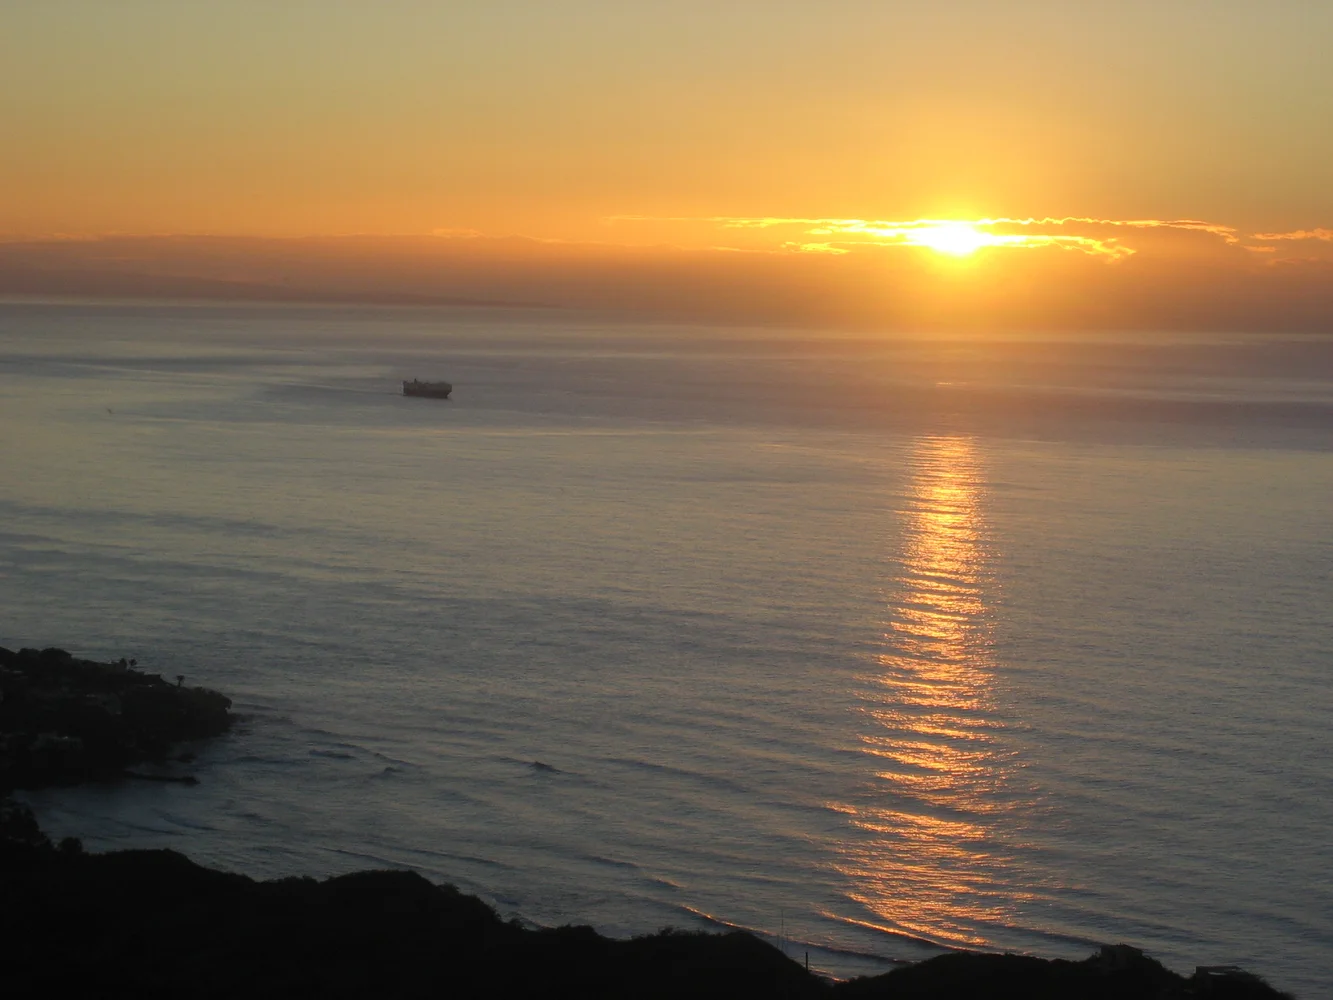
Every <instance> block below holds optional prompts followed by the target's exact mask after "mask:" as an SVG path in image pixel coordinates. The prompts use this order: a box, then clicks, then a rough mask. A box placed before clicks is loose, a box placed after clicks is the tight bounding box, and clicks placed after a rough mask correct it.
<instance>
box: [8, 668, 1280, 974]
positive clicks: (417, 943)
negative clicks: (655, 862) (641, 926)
mask: <svg viewBox="0 0 1333 1000" xmlns="http://www.w3.org/2000/svg"><path fill="white" fill-rule="evenodd" d="M176 681H177V682H176V683H175V684H171V683H170V682H168V681H166V680H164V679H163V678H162V677H160V676H158V675H154V674H146V673H141V672H139V671H137V670H135V669H133V665H132V664H131V663H129V662H128V661H122V662H119V663H95V662H92V661H88V660H80V659H76V658H75V657H73V656H71V655H70V654H69V653H67V652H65V651H63V650H59V649H46V650H33V649H24V650H20V651H19V652H17V653H14V652H11V651H9V650H5V649H0V695H3V700H2V701H0V792H8V791H10V790H13V789H18V788H37V787H45V786H50V785H62V784H74V783H77V782H81V781H91V780H106V779H114V778H117V777H123V776H127V775H128V776H134V773H133V772H131V771H129V768H131V767H135V766H138V765H141V764H144V763H154V762H162V761H166V760H168V759H169V757H170V754H171V753H172V751H173V747H174V746H176V745H177V744H179V743H180V742H182V741H186V740H196V739H202V738H207V737H211V736H217V735H220V734H221V733H223V732H225V731H226V730H227V729H228V727H229V726H230V725H231V723H232V720H233V716H232V715H231V712H230V707H231V703H230V701H229V700H228V699H227V698H225V697H224V696H223V695H221V694H218V693H217V692H215V691H209V690H207V689H205V688H198V687H195V688H187V687H185V686H184V679H183V678H177V679H176ZM184 777H185V778H188V776H184ZM176 780H181V779H180V777H179V776H177V777H176ZM0 941H3V942H4V945H5V954H6V959H5V971H6V974H7V975H6V979H7V981H8V982H12V983H22V982H29V983H38V982H40V983H41V984H42V989H43V992H50V991H54V992H56V993H60V992H62V991H64V992H71V991H75V990H77V991H79V992H81V993H84V994H88V995H99V996H105V995H120V994H125V995H134V996H138V997H159V996H160V997H218V998H221V997H239V996H246V997H278V996H282V997H289V996H311V997H377V998H378V997H427V996H431V997H435V996H460V997H473V996H486V997H495V996H502V997H504V996H577V997H606V998H611V997H647V998H655V997H751V996H753V997H792V998H854V1000H869V998H881V997H882V998H921V1000H926V998H930V1000H943V998H964V997H967V998H1009V997H1012V998H1020V997H1021V998H1024V1000H1065V998H1069V997H1086V998H1096V1000H1121V998H1124V1000H1128V998H1145V997H1151V998H1158V1000H1177V998H1179V1000H1185V998H1194V997H1212V998H1219V1000H1221V998H1238V1000H1239V998H1255V1000H1259V998H1276V997H1282V996H1283V995H1284V994H1281V993H1279V992H1278V991H1276V990H1274V989H1272V988H1271V987H1269V986H1268V985H1267V984H1265V983H1263V982H1262V981H1261V980H1259V979H1257V978H1255V977H1253V976H1250V975H1248V974H1246V973H1244V972H1242V971H1240V970H1237V969H1229V968H1219V969H1199V970H1197V971H1196V972H1195V974H1194V975H1193V976H1190V977H1188V978H1186V977H1183V976H1180V975H1177V974H1176V973H1174V972H1171V971H1170V970H1168V969H1166V968H1164V967H1163V966H1162V965H1161V964H1160V963H1158V962H1156V961H1154V960H1153V959H1151V958H1149V957H1147V956H1145V955H1143V954H1142V953H1141V952H1139V951H1137V950H1135V949H1133V948H1129V947H1126V946H1123V945H1120V946H1114V947H1107V948H1103V949H1102V950H1101V951H1100V952H1098V953H1097V954H1095V955H1093V956H1091V957H1089V958H1088V959H1085V960H1084V961H1082V962H1071V961H1064V960H1046V959H1039V958H1031V957H1028V956H1021V955H991V954H981V953H975V952H956V953H952V954H948V955H943V956H940V957H938V958H934V959H931V960H929V961H926V962H921V963H918V964H915V965H910V966H905V967H903V968H899V969H895V970H894V971H892V972H888V973H885V974H883V975H880V976H874V977H868V978H863V979H856V980H852V981H850V982H841V983H834V982H830V981H829V980H826V979H824V978H822V977H820V976H818V975H815V974H813V973H811V972H810V971H808V970H807V969H805V968H804V967H803V966H802V965H801V964H799V963H797V962H795V961H793V960H791V959H790V958H788V957H787V956H786V955H784V954H783V953H782V952H781V951H779V950H778V949H776V948H774V947H772V946H771V945H769V944H766V943H765V942H763V941H760V940H759V939H758V938H755V937H753V936H751V935H748V934H744V933H739V932H733V933H728V934H712V933H703V932H681V931H674V930H663V931H661V932H659V933H657V934H653V935H648V936H644V937H638V938H633V939H630V940H615V939H611V938H606V937H603V936H601V935H600V934H598V933H596V932H595V931H594V930H593V929H592V928H590V927H573V926H569V927H560V928H555V929H537V930H534V929H531V928H526V927H524V926H522V925H521V924H520V923H519V922H517V921H512V920H511V921H505V920H502V919H501V918H500V917H499V916H498V915H497V914H496V913H495V912H494V911H493V910H492V909H491V908H490V907H488V906H487V905H486V904H485V903H483V902H482V901H481V900H479V899H477V898H476V897H473V896H466V895H464V894H462V893H460V892H459V891H458V890H457V889H455V888H453V887H452V886H447V885H439V886H437V885H433V884H432V883H430V882H428V881H427V880H425V879H424V878H422V877H421V876H419V875H415V874H412V873H409V872H401V871H376V872H359V873H356V874H353V875H344V876H341V877H337V878H330V879H326V880H324V881H316V880H314V879H308V878H289V879H280V880H276V881H268V882H258V881H255V880H253V879H250V878H247V877H245V876H243V875H236V874H231V873H226V872H221V871H215V870H211V869H208V868H204V867H202V866H200V865H197V864H195V863H193V862H192V861H190V860H189V859H188V858H186V857H185V856H183V855H181V854H178V853H176V852H174V851H116V852H111V853H106V854H89V853H85V852H84V851H83V848H82V845H81V844H80V843H79V841H78V840H76V839H74V838H68V839H66V840H64V841H62V842H61V843H60V844H59V845H54V844H52V843H51V842H50V840H49V839H48V838H47V837H46V836H45V835H44V834H43V833H42V832H41V830H40V829H39V828H38V824H37V822H36V820H35V818H34V817H33V814H32V812H31V811H30V810H28V809H27V808H26V807H25V806H23V805H21V804H20V803H17V802H15V801H13V800H11V799H9V798H7V797H6V798H0Z"/></svg>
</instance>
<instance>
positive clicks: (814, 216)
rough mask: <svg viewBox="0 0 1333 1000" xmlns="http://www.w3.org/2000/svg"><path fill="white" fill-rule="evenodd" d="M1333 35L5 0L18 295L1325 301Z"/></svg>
mask: <svg viewBox="0 0 1333 1000" xmlns="http://www.w3.org/2000/svg"><path fill="white" fill-rule="evenodd" d="M1329 38H1333V4H1329V3H1322V2H1312V0H1301V2H1289V0H1266V2H1241V0H1212V2H1192V0H1156V2H1139V0H1115V2H1111V0H1107V2H1097V0H1086V2H1080V3H1069V2H1037V0H1026V2H1025V0H1014V2H1003V0H975V2H968V0H934V2H919V3H908V2H891V0H878V2H856V0H822V2H818V3H816V2H813V0H807V2H799V3H798V2H792V0H762V2H759V0H731V2H727V0H713V2H710V3H702V2H695V0H673V2H670V3H658V2H654V0H640V2H635V3H623V2H601V0H581V2H572V0H488V2H485V3H480V2H477V3H461V2H407V0H377V2H373V3H372V2H368V0H360V2H346V0H317V2H316V0H282V2H276V3H275V2H272V0H265V2H251V0H228V2H226V3H222V2H201V0H155V2H154V0H117V2H116V3H106V2H105V0H40V2H39V0H0V134H3V136H4V139H3V155H0V293H10V294H21V293H25V292H28V293H49V292H52V291H62V290H63V291H67V292H70V291H72V292H78V291H79V290H80V289H83V290H84V291H100V292H102V293H106V292H107V291H108V290H109V289H110V290H114V289H115V288H117V287H121V288H123V289H128V288H130V286H133V287H134V288H135V289H137V290H138V292H140V293H151V294H173V293H179V294H187V293H189V291H190V289H191V288H193V289H194V291H195V293H200V294H203V292H201V291H200V290H201V289H202V290H204V292H207V289H209V288H211V289H212V291H211V292H207V293H208V294H226V295H250V294H259V295H260V297H264V295H265V294H267V295H268V297H282V296H283V295H291V296H297V297H299V296H313V297H327V296H330V295H335V293H341V294H348V289H349V288H350V289H351V291H352V293H354V294H356V295H361V296H366V297H370V298H375V297H381V298H388V299H393V298H394V297H398V298H408V297H417V298H420V299H423V300H425V299H432V298H434V299H440V300H443V299H448V298H464V299H483V300H491V299H497V298H498V299H499V300H503V301H539V300H540V301H542V302H544V303H550V304H578V305H591V306H594V307H595V306H597V305H599V304H600V305H615V306H618V307H628V308H633V309H638V310H641V311H643V310H646V311H647V312H649V313H652V312H654V311H655V310H656V311H659V312H660V311H662V310H663V309H664V308H666V311H667V312H672V311H673V310H674V313H676V314H681V315H697V316H698V317H699V318H709V317H713V318H716V317H721V316H728V317H733V318H745V317H746V316H749V317H750V318H753V319H756V320H763V321H769V320H770V319H772V318H773V317H775V316H776V317H778V318H780V317H781V315H786V316H788V317H789V318H791V319H793V320H794V321H797V322H803V323H806V322H808V323H821V322H828V323H835V324H841V323H853V324H857V325H871V326H873V325H875V324H877V323H879V324H885V325H886V326H894V325H904V324H905V325H923V324H924V325H927V326H929V325H931V324H936V325H943V326H949V325H956V324H960V323H961V324H964V325H981V326H985V325H987V324H999V325H1005V324H1018V325H1024V324H1038V325H1042V324H1044V325H1062V324H1063V325H1072V326H1079V325H1089V324H1090V325H1093V326H1103V325H1108V324H1109V325H1129V326H1150V327H1151V326H1154V325H1163V326H1168V327H1171V326H1186V327H1188V326H1200V327H1208V326H1212V325H1216V324H1217V323H1219V322H1222V320H1223V319H1225V318H1226V317H1230V319H1229V320H1227V322H1231V323H1233V324H1236V323H1240V324H1241V325H1245V324H1252V323H1254V322H1267V323H1269V324H1271V325H1272V326H1273V327H1274V328H1292V329H1327V328H1329V327H1330V326H1331V325H1333V298H1330V295H1329V293H1328V292H1327V287H1328V284H1329V278H1330V276H1333V271H1330V270H1329V268H1330V266H1333V265H1331V264H1330V262H1333V184H1331V183H1329V181H1330V178H1331V177H1333V170H1330V164H1333V127H1330V125H1329V123H1330V122H1333V60H1329V59H1328V58H1327V40H1328V39H1329ZM922 220H926V221H925V222H923V221H922ZM978 220H984V221H981V222H980V223H978ZM1164 224H1169V225H1164ZM76 243H77V244H78V246H74V245H73V244H76ZM223 244H225V246H226V250H225V252H224V251H223V250H222V249H221V248H222V247H223ZM127 248H129V249H127ZM219 255H220V256H221V257H222V258H225V261H223V262H220V261H219V259H218V258H219ZM275 259H281V260H282V261H284V262H285V263H284V264H283V265H282V266H278V265H276V264H275V263H274V260H275ZM330 260H335V261H336V264H330ZM56 272H59V273H58V274H57V273H56ZM131 272H132V274H133V279H132V280H131V279H130V278H127V277H126V275H127V274H130V273H131ZM349 281H350V282H351V284H350V285H349V284H348V282H349ZM627 281H628V282H629V283H630V284H632V285H634V286H635V287H637V288H639V289H640V290H641V294H640V295H639V296H638V297H637V298H635V296H634V295H632V294H629V292H628V291H627V289H626V282H627ZM117 282H119V283H120V284H119V285H118V284H117ZM189 282H194V284H193V285H190V284H189ZM210 282H211V283H212V284H211V285H209V283H210ZM774 282H778V283H780V284H781V285H782V287H781V288H780V289H779V291H780V292H781V294H778V295H777V296H776V300H775V299H774V288H773V283H774ZM265 288H266V289H269V292H268V293H262V290H263V289H265ZM1173 288H1174V289H1175V291H1174V292H1173V291H1172V289H1173ZM153 289H156V290H157V291H155V292H154V291H153ZM246 289H249V291H246ZM256 289H258V290H259V291H256ZM1006 289H1007V291H1006ZM1210 289H1211V290H1212V291H1213V292H1215V293H1216V296H1217V297H1215V298H1210V296H1209V290H1210ZM1075 291H1076V292H1077V293H1078V295H1083V296H1091V297H1094V298H1095V297H1099V296H1100V297H1102V299H1101V300H1099V301H1098V302H1094V303H1088V302H1082V303H1078V302H1072V301H1070V300H1071V299H1072V298H1077V295H1074V294H1073V293H1074V292H1075ZM261 293H262V294H261ZM1108 296H1109V297H1111V298H1114V299H1115V300H1116V301H1111V298H1106V297H1108ZM654 303H657V304H654ZM662 303H666V305H665V306H664V305H663V304H662ZM673 303H674V305H673ZM667 306H670V308H667ZM784 310H785V312H784ZM1265 317H1267V318H1265Z"/></svg>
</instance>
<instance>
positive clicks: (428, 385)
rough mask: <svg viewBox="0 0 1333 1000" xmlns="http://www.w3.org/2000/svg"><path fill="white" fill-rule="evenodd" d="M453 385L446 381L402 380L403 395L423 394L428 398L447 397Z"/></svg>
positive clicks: (452, 389)
mask: <svg viewBox="0 0 1333 1000" xmlns="http://www.w3.org/2000/svg"><path fill="white" fill-rule="evenodd" d="M453 391H454V387H453V386H452V385H450V384H449V383H448V382H419V381H417V380H416V379H413V380H412V381H411V382H406V381H405V382H403V395H404V396H425V397H426V398H428V399H448V398H449V393H451V392H453Z"/></svg>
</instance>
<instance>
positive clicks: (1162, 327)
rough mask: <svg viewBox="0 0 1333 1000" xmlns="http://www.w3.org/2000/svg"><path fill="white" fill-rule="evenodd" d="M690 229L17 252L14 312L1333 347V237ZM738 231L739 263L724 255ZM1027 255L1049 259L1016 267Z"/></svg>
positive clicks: (865, 223) (1060, 222)
mask: <svg viewBox="0 0 1333 1000" xmlns="http://www.w3.org/2000/svg"><path fill="white" fill-rule="evenodd" d="M685 221H686V222H688V223H689V224H690V225H692V226H693V227H694V228H693V229H689V227H685V228H686V229H687V231H688V235H689V236H690V238H691V239H694V238H696V237H697V238H698V243H697V245H695V246H693V247H682V246H680V245H674V244H669V243H663V242H658V243H654V244H651V245H642V244H641V245H628V244H624V243H621V244H613V243H582V244H575V243H557V242H551V241H541V240H536V239H529V238H526V237H518V236H505V237H499V236H488V235H474V234H470V233H454V234H447V235H439V236H432V235H421V236H406V237H364V236H363V237H352V236H348V237H311V238H305V239H261V238H242V237H216V236H200V237H190V236H170V237H107V238H102V239H91V240H46V241H30V242H19V241H11V242H8V243H0V296H3V295H5V294H9V295H24V296H46V297H51V296H95V297H102V298H113V297H115V298H202V299H212V300H227V301H267V302H323V303H339V304H353V303H355V304H379V303H383V304H393V305H450V304H452V305H459V304H470V305H481V304H490V305H506V306H532V305H538V304H539V305H542V306H544V307H554V308H559V309H577V310H585V309H586V310H597V311H601V312H604V313H607V314H615V315H632V316H635V317H645V318H652V319H654V320H668V321H672V322H676V321H682V322H702V323H708V324H725V323H739V324H745V325H774V326H802V327H809V328H817V329H842V328H856V329H872V330H875V331H878V332H890V331H895V330H903V331H907V330H910V331H924V330H962V329H966V330H997V331H998V330H1022V331H1035V330H1108V329H1112V330H1131V329H1132V330H1143V331H1166V330H1210V331H1221V330H1249V331H1255V330H1265V331H1279V330H1303V331H1315V332H1318V331H1325V332H1333V256H1329V255H1327V254H1326V257H1327V259H1323V260H1320V259H1316V258H1314V257H1304V258H1291V257H1285V258H1284V257H1281V256H1280V255H1279V254H1278V253H1277V252H1275V250H1274V247H1275V246H1284V245H1285V246H1286V247H1288V248H1295V247H1297V246H1299V247H1300V249H1302V250H1324V251H1327V250H1329V249H1330V247H1333V241H1329V240H1322V239H1321V238H1319V237H1313V238H1311V237H1306V238H1305V239H1307V240H1310V239H1313V242H1306V243H1304V244H1293V243H1287V244H1280V243H1268V244H1255V243H1254V242H1253V241H1254V240H1255V239H1257V238H1256V237H1245V238H1244V239H1242V240H1240V242H1239V244H1237V243H1236V242H1233V241H1231V240H1229V239H1228V237H1229V236H1230V235H1233V234H1234V232H1235V231H1234V230H1232V229H1231V228H1230V227H1225V226H1218V225H1215V224H1212V223H1207V222H1199V221H1197V220H1147V219H1134V220H1105V219H1091V220H1085V219H1076V220H1068V219H1056V220H1046V219H1033V220H1026V219H987V220H980V222H966V223H960V222H959V221H957V220H941V219H915V220H908V221H907V222H903V223H897V222H893V221H887V222H886V221H883V220H848V219H801V220H791V219H778V218H768V217H765V218H728V219H727V220H726V224H724V223H722V222H718V221H711V220H710V221H708V222H706V223H701V222H700V220H697V219H691V220H685ZM983 223H984V224H983ZM720 231H725V232H727V233H728V234H729V238H728V239H727V240H725V241H724V242H726V243H728V244H730V245H729V246H727V247H719V246H718V245H717V244H718V242H722V241H718V240H717V239H716V237H717V234H718V233H719V232H720ZM816 231H820V232H816ZM1302 232H1318V230H1313V229H1311V230H1303V231H1302ZM1113 240H1114V241H1115V242H1112V241H1113ZM928 241H933V242H928ZM978 241H979V242H978ZM1019 241H1021V242H1019ZM1099 242H1100V244H1101V245H1103V246H1106V247H1110V248H1124V249H1125V250H1126V251H1132V255H1131V254H1130V253H1128V252H1126V253H1124V254H1122V255H1121V256H1120V257H1119V258H1118V259H1119V260H1120V261H1121V262H1122V263H1121V264H1119V265H1117V266H1110V267H1108V266H1106V262H1108V261H1110V260H1112V259H1114V258H1112V257H1111V256H1110V255H1109V254H1107V253H1105V252H1099V251H1098V250H1097V249H1096V248H1097V245H1098V244H1099ZM974 244H975V247H976V248H978V249H984V250H986V254H985V255H984V256H983V257H981V258H979V259H978V260H977V266H970V265H969V266H966V267H961V268H959V267H954V266H952V265H951V264H949V263H948V258H947V257H946V256H944V255H947V254H949V253H958V254H966V253H967V252H970V251H969V247H973V245H974ZM1041 247H1045V248H1046V252H1040V249H1039V248H1041ZM926 248H933V249H932V250H927V249H926ZM1010 248H1015V249H1027V250H1029V251H1033V250H1036V251H1037V252H1028V253H1005V252H1003V251H1004V250H1005V249H1010ZM1057 249H1058V250H1061V251H1069V252H1059V253H1057V252H1054V251H1055V250H1057ZM935 251H938V253H936V252H935ZM1249 251H1254V252H1249ZM941 263H944V264H945V266H939V265H940V264H941Z"/></svg>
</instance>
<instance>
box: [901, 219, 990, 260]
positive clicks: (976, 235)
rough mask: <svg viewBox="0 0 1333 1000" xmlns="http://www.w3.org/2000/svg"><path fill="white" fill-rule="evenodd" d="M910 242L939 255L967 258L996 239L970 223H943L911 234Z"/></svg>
mask: <svg viewBox="0 0 1333 1000" xmlns="http://www.w3.org/2000/svg"><path fill="white" fill-rule="evenodd" d="M910 241H911V242H912V243H915V244H916V245H918V246H923V247H929V248H930V249H932V250H935V251H938V252H939V253H947V254H950V255H952V256H954V257H966V256H967V255H968V254H970V253H975V252H976V251H977V250H980V249H981V248H982V247H984V246H988V245H990V244H991V243H992V242H994V238H993V237H992V236H991V235H990V234H989V233H983V232H982V231H981V230H979V229H977V227H976V226H974V225H972V224H971V223H968V222H943V223H940V224H939V225H933V226H926V227H922V228H921V229H919V230H916V231H915V232H913V233H912V234H911V240H910Z"/></svg>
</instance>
